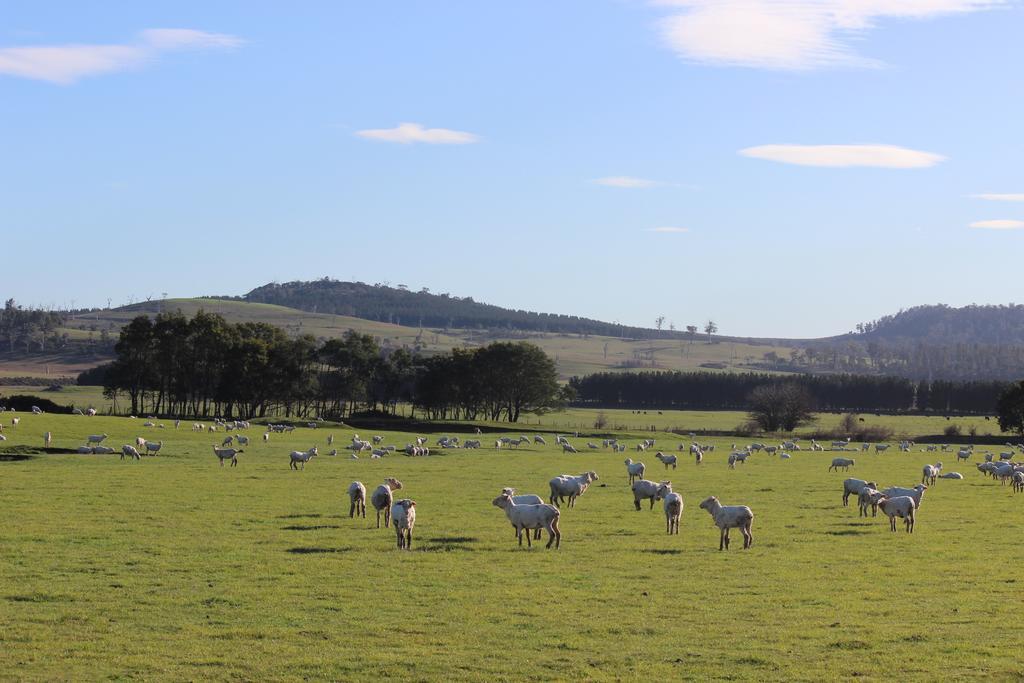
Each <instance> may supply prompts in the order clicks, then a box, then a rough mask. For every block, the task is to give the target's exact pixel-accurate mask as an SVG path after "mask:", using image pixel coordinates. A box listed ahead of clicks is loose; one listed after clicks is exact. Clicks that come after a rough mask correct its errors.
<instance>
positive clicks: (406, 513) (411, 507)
mask: <svg viewBox="0 0 1024 683" xmlns="http://www.w3.org/2000/svg"><path fill="white" fill-rule="evenodd" d="M391 519H392V521H394V523H395V535H396V536H397V537H398V549H399V550H412V529H413V527H414V526H416V501H414V500H409V499H408V498H403V499H402V500H396V501H395V503H394V505H392V506H391Z"/></svg>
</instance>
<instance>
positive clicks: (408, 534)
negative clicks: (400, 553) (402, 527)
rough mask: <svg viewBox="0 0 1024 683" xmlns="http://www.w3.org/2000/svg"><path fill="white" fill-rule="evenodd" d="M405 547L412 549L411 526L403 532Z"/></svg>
mask: <svg viewBox="0 0 1024 683" xmlns="http://www.w3.org/2000/svg"><path fill="white" fill-rule="evenodd" d="M405 549H406V550H412V528H409V529H407V530H406V532H405Z"/></svg>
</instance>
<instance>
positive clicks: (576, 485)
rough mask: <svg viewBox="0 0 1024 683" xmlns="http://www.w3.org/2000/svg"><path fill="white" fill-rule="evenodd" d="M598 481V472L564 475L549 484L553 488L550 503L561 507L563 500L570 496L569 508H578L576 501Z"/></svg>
mask: <svg viewBox="0 0 1024 683" xmlns="http://www.w3.org/2000/svg"><path fill="white" fill-rule="evenodd" d="M597 480H598V476H597V472H594V471H590V472H584V473H583V474H580V475H578V476H575V477H574V476H572V475H571V474H563V475H561V476H558V477H555V478H553V479H552V480H551V481H550V482H548V484H549V486H550V487H551V498H550V499H549V500H548V502H549V503H551V504H553V505H554V506H555V507H561V505H560V503H561V502H562V498H563V497H566V496H568V498H569V507H571V508H572V507H576V499H577V498H579V497H580V496H582V495H583V493H584V492H585V491H586V490H587V488H588V487H589V486H590V484H591V483H592V482H595V481H597Z"/></svg>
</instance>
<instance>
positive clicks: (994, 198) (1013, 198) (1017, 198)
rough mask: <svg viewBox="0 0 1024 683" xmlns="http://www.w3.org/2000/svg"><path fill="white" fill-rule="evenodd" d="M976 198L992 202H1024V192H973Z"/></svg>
mask: <svg viewBox="0 0 1024 683" xmlns="http://www.w3.org/2000/svg"><path fill="white" fill-rule="evenodd" d="M971 196H972V197H973V198H975V199H987V200H988V201H990V202H1024V193H1021V194H993V193H991V192H988V193H984V194H972V195H971Z"/></svg>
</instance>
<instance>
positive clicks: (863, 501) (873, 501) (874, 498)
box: [857, 486, 885, 517]
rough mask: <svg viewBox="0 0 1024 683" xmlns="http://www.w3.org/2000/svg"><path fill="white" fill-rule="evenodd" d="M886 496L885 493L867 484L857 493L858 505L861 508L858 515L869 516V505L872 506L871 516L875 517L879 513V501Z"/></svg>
mask: <svg viewBox="0 0 1024 683" xmlns="http://www.w3.org/2000/svg"><path fill="white" fill-rule="evenodd" d="M883 498H885V494H884V493H882V492H881V491H878V490H876V489H873V488H871V487H870V486H865V487H864V488H862V489H861V490H860V493H858V494H857V507H858V508H860V512H859V514H858V517H867V516H868V506H869V505H870V506H871V516H872V517H874V516H875V515H877V514H878V501H880V500H882V499H883Z"/></svg>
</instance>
